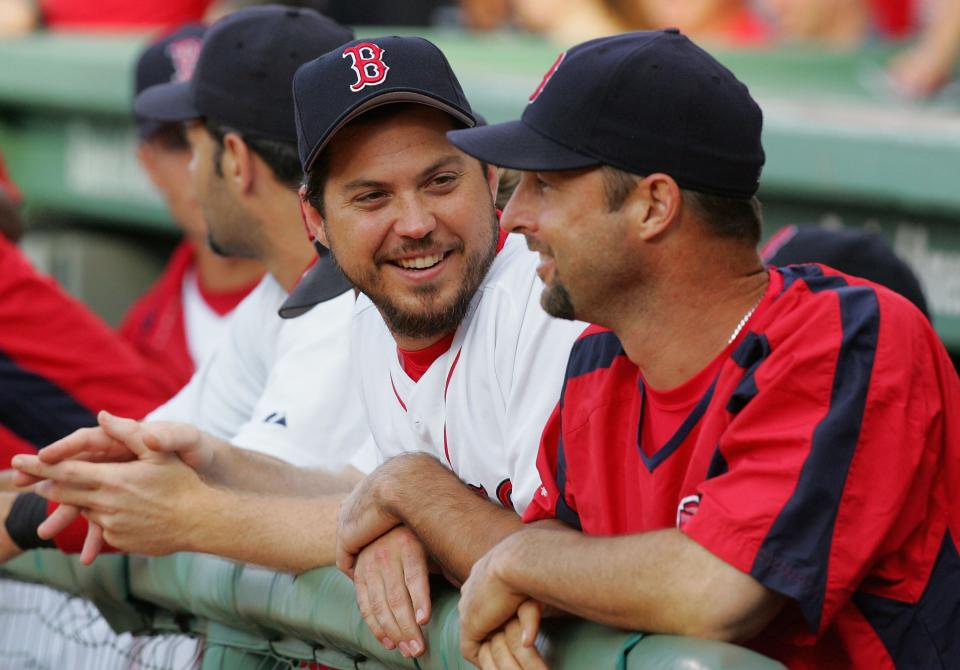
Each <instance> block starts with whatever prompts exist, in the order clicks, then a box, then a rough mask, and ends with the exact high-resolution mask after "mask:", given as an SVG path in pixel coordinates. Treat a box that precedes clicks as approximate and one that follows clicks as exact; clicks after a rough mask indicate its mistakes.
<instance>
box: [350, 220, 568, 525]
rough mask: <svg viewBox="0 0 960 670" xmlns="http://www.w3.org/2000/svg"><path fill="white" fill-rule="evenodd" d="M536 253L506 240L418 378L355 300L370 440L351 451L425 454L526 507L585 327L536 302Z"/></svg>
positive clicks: (362, 462) (365, 455)
mask: <svg viewBox="0 0 960 670" xmlns="http://www.w3.org/2000/svg"><path fill="white" fill-rule="evenodd" d="M538 262H539V257H538V255H537V254H535V253H533V252H531V251H529V250H528V249H527V248H526V245H525V243H524V240H523V238H522V237H520V236H518V235H509V236H507V241H506V243H505V245H504V247H503V249H502V250H501V251H500V253H499V254H498V255H497V257H496V259H495V260H494V262H493V265H492V266H491V267H490V270H489V272H488V273H487V276H486V278H485V280H484V282H483V284H482V285H481V286H480V288H479V290H478V291H477V294H476V295H475V296H474V298H473V301H472V302H471V304H470V308H469V311H468V312H467V315H466V317H465V318H464V320H463V322H462V323H461V324H460V327H459V328H458V329H457V332H456V333H455V335H454V338H453V344H452V345H451V346H450V349H449V350H447V352H446V353H444V354H442V355H441V356H440V357H439V358H437V359H436V360H435V361H434V362H433V364H432V365H431V366H430V368H429V369H428V370H427V371H426V372H425V373H424V375H423V376H422V377H421V378H420V380H419V381H416V382H415V381H414V380H413V379H411V378H410V377H409V376H407V373H406V372H404V369H403V367H402V365H401V363H400V359H399V356H398V353H397V345H396V342H395V341H394V339H393V336H392V335H391V334H390V331H389V330H388V329H387V325H386V323H384V321H383V318H382V317H381V316H380V313H379V311H378V310H377V308H376V307H375V306H374V305H373V303H371V302H370V300H369V299H368V298H367V297H366V296H360V298H359V299H358V300H357V309H356V314H355V316H354V322H353V346H354V361H355V365H356V369H357V374H358V376H359V379H360V392H361V395H362V397H363V404H364V408H365V410H366V413H367V420H368V422H369V425H370V431H371V433H372V438H373V442H372V444H368V445H367V446H366V447H365V448H364V450H362V451H361V452H360V453H358V454H357V456H356V457H355V458H354V461H353V463H354V465H355V466H356V467H358V468H360V469H367V470H368V469H369V457H370V452H371V450H372V447H374V446H375V449H376V451H377V452H378V456H379V460H380V461H381V462H382V460H383V459H386V458H390V457H391V456H396V455H398V454H401V453H404V452H413V451H423V452H427V453H430V454H433V455H434V456H435V457H436V458H437V459H439V460H440V461H441V462H442V463H445V464H447V465H448V466H449V467H450V468H451V469H452V470H453V472H454V473H456V475H457V476H458V477H459V478H460V479H461V480H462V481H463V482H464V483H465V484H467V485H468V486H469V487H470V488H472V489H474V490H475V491H476V492H478V493H482V494H484V495H486V496H487V497H489V498H490V499H491V500H493V501H495V502H499V503H500V504H502V505H504V506H505V507H512V508H513V509H515V510H516V511H517V513H522V512H523V510H524V509H525V508H526V506H527V503H529V502H530V499H531V498H532V497H533V494H534V492H535V490H536V488H537V485H538V484H539V477H538V475H537V469H536V460H537V449H538V447H539V444H540V434H541V432H542V430H543V427H544V424H545V423H546V421H547V418H548V417H549V415H550V412H551V411H552V410H553V408H554V406H555V405H556V403H557V400H558V399H559V397H560V388H561V385H562V384H563V377H564V370H565V369H566V364H567V356H568V355H569V353H570V349H571V347H572V346H573V342H574V340H576V338H577V336H578V335H579V334H580V333H581V332H582V331H583V329H584V328H585V326H586V324H584V323H581V322H577V321H563V320H560V319H554V318H552V317H550V316H549V315H548V314H547V313H546V312H544V311H543V308H542V307H541V306H540V294H541V292H542V291H543V283H542V282H541V281H540V279H539V278H538V277H537V275H536V267H537V264H538Z"/></svg>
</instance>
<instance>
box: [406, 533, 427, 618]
mask: <svg viewBox="0 0 960 670" xmlns="http://www.w3.org/2000/svg"><path fill="white" fill-rule="evenodd" d="M400 559H401V561H402V562H403V579H404V582H405V583H406V586H407V592H408V593H409V595H410V602H411V603H412V604H413V609H414V618H415V619H416V622H417V623H418V624H419V625H421V626H422V625H424V624H426V623H427V622H428V621H430V615H431V608H430V568H429V566H428V565H427V559H426V556H425V555H424V552H423V549H422V548H421V547H420V545H419V544H416V543H415V542H407V543H405V545H404V548H403V551H402V553H401V554H400Z"/></svg>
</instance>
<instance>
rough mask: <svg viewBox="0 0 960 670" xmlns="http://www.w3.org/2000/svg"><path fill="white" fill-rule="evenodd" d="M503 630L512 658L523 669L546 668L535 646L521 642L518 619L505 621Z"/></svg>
mask: <svg viewBox="0 0 960 670" xmlns="http://www.w3.org/2000/svg"><path fill="white" fill-rule="evenodd" d="M503 632H504V636H505V637H506V643H507V646H508V647H509V649H510V652H511V653H512V654H513V658H514V659H515V660H516V662H517V663H519V664H520V667H521V668H523V670H547V665H546V663H544V661H543V658H542V657H541V656H540V652H539V651H538V650H537V648H536V647H534V646H532V645H531V646H526V645H525V644H524V643H523V633H522V624H521V623H520V620H519V619H511V620H510V621H509V622H507V625H506V626H505V627H504V629H503Z"/></svg>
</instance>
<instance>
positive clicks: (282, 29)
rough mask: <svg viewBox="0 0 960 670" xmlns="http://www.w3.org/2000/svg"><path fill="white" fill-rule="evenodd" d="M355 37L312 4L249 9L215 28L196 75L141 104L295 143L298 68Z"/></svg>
mask: <svg viewBox="0 0 960 670" xmlns="http://www.w3.org/2000/svg"><path fill="white" fill-rule="evenodd" d="M351 39H353V31H351V30H350V29H349V28H345V27H344V26H341V25H340V24H338V23H336V22H335V21H333V20H331V19H329V18H327V17H325V16H323V15H321V14H319V13H317V12H315V11H313V10H311V9H300V8H292V7H281V6H279V5H264V6H260V7H251V8H249V9H244V10H241V11H238V12H235V13H233V14H230V15H228V16H226V17H224V18H223V19H221V20H220V21H217V22H216V23H215V24H214V25H213V26H211V27H210V29H209V30H208V31H207V34H206V37H204V40H203V48H202V49H201V51H200V58H199V60H198V61H197V66H196V70H195V72H194V75H193V78H192V79H191V80H190V81H188V82H187V81H185V82H176V83H168V84H163V85H160V86H154V87H151V88H149V89H147V90H145V91H143V92H142V93H141V94H140V95H139V96H137V99H136V102H135V105H134V110H135V111H136V113H137V114H138V115H140V116H143V117H146V118H149V119H152V120H155V121H166V122H173V121H189V120H192V119H200V118H211V119H214V120H216V121H218V122H220V123H222V124H224V125H226V126H228V127H230V128H232V129H234V130H236V131H238V132H240V133H249V134H250V135H252V136H256V137H260V138H263V139H271V140H278V141H282V142H290V143H293V142H295V141H296V130H295V128H294V125H293V99H292V98H291V96H290V82H291V81H292V79H293V74H294V72H296V70H297V68H298V67H300V65H302V64H303V63H305V62H307V61H308V60H310V59H312V58H316V57H317V56H319V55H321V54H323V53H326V52H327V51H329V50H330V49H333V48H335V47H337V46H339V45H341V44H343V43H344V42H347V41H348V40H351Z"/></svg>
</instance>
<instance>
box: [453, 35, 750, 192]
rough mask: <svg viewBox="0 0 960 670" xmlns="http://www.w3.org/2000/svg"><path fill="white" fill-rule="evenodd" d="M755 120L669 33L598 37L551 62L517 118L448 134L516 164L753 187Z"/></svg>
mask: <svg viewBox="0 0 960 670" xmlns="http://www.w3.org/2000/svg"><path fill="white" fill-rule="evenodd" d="M762 125H763V116H762V113H761V111H760V107H759V106H758V105H757V103H756V102H755V101H754V100H753V98H752V97H751V96H750V93H749V91H748V90H747V87H746V86H744V85H743V84H742V83H741V82H740V81H739V80H737V78H736V77H735V76H734V75H733V73H731V72H730V70H728V69H727V68H726V67H724V66H723V65H721V64H720V63H719V62H718V61H717V60H716V59H715V58H714V57H713V56H711V55H710V54H708V53H707V52H706V51H704V50H703V49H701V48H700V47H698V46H697V45H696V44H694V43H693V42H691V41H690V40H689V39H687V37H685V36H684V35H681V34H680V32H679V31H678V30H676V29H669V30H663V31H656V32H635V33H625V34H622V35H616V36H613V37H603V38H600V39H596V40H591V41H589V42H585V43H583V44H580V45H578V46H576V47H573V48H572V49H570V50H569V51H568V52H565V53H564V54H562V55H561V56H560V58H558V59H557V61H556V62H555V63H554V65H553V67H551V68H550V70H549V71H548V72H547V74H546V76H545V77H544V79H543V81H542V82H541V84H540V86H538V87H537V89H536V90H535V91H534V93H533V95H532V96H531V97H530V102H529V104H528V105H527V107H526V109H525V110H524V112H523V115H522V117H521V119H520V120H519V121H513V122H509V123H502V124H496V125H492V126H487V127H485V128H473V129H467V130H455V131H451V132H450V133H449V137H450V140H451V141H452V142H453V143H454V144H455V145H457V146H458V147H459V148H460V149H462V150H463V151H465V152H467V153H468V154H471V155H472V156H475V157H476V158H479V159H480V160H483V161H486V162H488V163H493V164H494V165H499V166H503V167H509V168H514V169H518V170H534V171H536V170H543V171H554V170H572V169H578V168H587V167H593V166H598V165H610V166H613V167H616V168H619V169H621V170H625V171H627V172H631V173H633V174H638V175H647V174H651V173H653V172H663V173H666V174H668V175H670V176H671V177H673V178H674V179H675V180H676V182H677V183H678V184H679V185H680V186H681V187H682V188H688V189H691V190H695V191H701V192H704V193H711V194H715V195H725V196H731V197H749V196H752V195H753V194H754V193H756V191H757V187H758V186H759V181H760V172H761V169H762V168H763V163H764V152H763V147H762V145H761V142H760V132H761V129H762Z"/></svg>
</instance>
